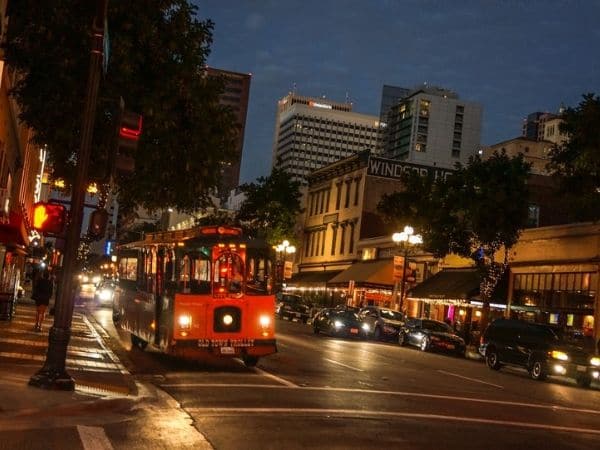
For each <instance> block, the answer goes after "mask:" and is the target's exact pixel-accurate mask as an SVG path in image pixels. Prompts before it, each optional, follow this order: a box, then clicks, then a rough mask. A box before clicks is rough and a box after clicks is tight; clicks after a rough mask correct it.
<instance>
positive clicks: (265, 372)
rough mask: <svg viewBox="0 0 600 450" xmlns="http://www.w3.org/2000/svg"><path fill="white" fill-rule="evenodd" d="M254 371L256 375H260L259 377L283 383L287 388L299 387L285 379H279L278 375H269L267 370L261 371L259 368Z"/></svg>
mask: <svg viewBox="0 0 600 450" xmlns="http://www.w3.org/2000/svg"><path fill="white" fill-rule="evenodd" d="M254 371H255V372H256V373H258V374H259V375H262V376H264V377H267V378H270V379H272V380H275V381H277V382H278V383H281V384H283V385H285V386H288V387H291V388H297V387H299V386H298V385H297V384H296V383H292V382H291V381H288V380H286V379H285V378H281V377H278V376H277V375H273V374H272V373H269V372H267V371H265V370H262V369H259V368H258V367H254Z"/></svg>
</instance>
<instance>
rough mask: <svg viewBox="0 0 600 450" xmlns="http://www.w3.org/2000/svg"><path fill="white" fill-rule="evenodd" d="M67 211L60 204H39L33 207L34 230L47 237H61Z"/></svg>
mask: <svg viewBox="0 0 600 450" xmlns="http://www.w3.org/2000/svg"><path fill="white" fill-rule="evenodd" d="M66 218H67V210H66V208H65V207H64V205H61V204H59V203H47V202H38V203H36V204H35V205H33V223H32V226H33V229H34V230H37V231H39V232H40V233H43V234H45V235H52V236H61V235H62V233H63V231H64V228H65V223H66Z"/></svg>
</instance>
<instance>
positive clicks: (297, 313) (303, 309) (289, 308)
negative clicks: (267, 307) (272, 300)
mask: <svg viewBox="0 0 600 450" xmlns="http://www.w3.org/2000/svg"><path fill="white" fill-rule="evenodd" d="M275 314H276V315H277V316H278V317H279V318H280V319H285V320H290V321H292V322H304V323H306V322H307V321H308V318H309V317H310V305H308V304H307V303H306V302H305V301H304V299H303V298H302V297H300V296H299V295H293V294H282V293H279V294H277V301H276V305H275Z"/></svg>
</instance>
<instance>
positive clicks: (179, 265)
mask: <svg viewBox="0 0 600 450" xmlns="http://www.w3.org/2000/svg"><path fill="white" fill-rule="evenodd" d="M269 272H270V263H269V248H268V247H267V246H266V245H260V244H259V243H257V242H256V241H255V240H252V239H250V240H249V239H244V238H243V237H242V233H241V230H240V229H239V228H234V227H223V226H210V227H197V228H191V229H188V230H177V231H167V232H158V233H151V234H148V235H147V236H146V237H145V239H144V240H143V241H139V242H133V243H130V244H126V245H124V246H122V247H121V248H120V249H119V261H118V276H119V283H118V284H119V287H118V288H117V290H116V292H115V300H114V306H113V318H114V321H115V324H117V325H118V326H120V327H121V328H123V329H125V330H127V331H129V332H130V333H131V341H132V344H133V345H135V346H137V347H140V348H142V349H143V348H145V347H146V345H148V344H151V345H153V346H155V347H157V348H158V349H160V350H161V351H163V352H165V353H169V354H173V355H176V356H182V357H187V358H202V357H203V356H206V355H216V356H224V357H240V358H242V359H243V361H244V363H245V364H246V365H248V366H253V365H255V364H256V363H257V361H258V358H259V357H261V356H266V355H269V354H272V353H275V352H276V351H277V347H276V343H275V330H274V320H273V317H274V307H275V299H274V296H273V295H272V294H271V292H270V283H269Z"/></svg>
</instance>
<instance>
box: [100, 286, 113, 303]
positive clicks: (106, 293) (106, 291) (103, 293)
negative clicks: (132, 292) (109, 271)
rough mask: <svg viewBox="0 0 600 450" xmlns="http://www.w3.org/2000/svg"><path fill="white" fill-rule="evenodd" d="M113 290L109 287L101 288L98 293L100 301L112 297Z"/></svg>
mask: <svg viewBox="0 0 600 450" xmlns="http://www.w3.org/2000/svg"><path fill="white" fill-rule="evenodd" d="M112 293H113V291H112V290H111V289H102V290H101V291H100V293H99V294H98V298H99V299H100V300H102V301H107V300H110V299H111V298H112Z"/></svg>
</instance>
